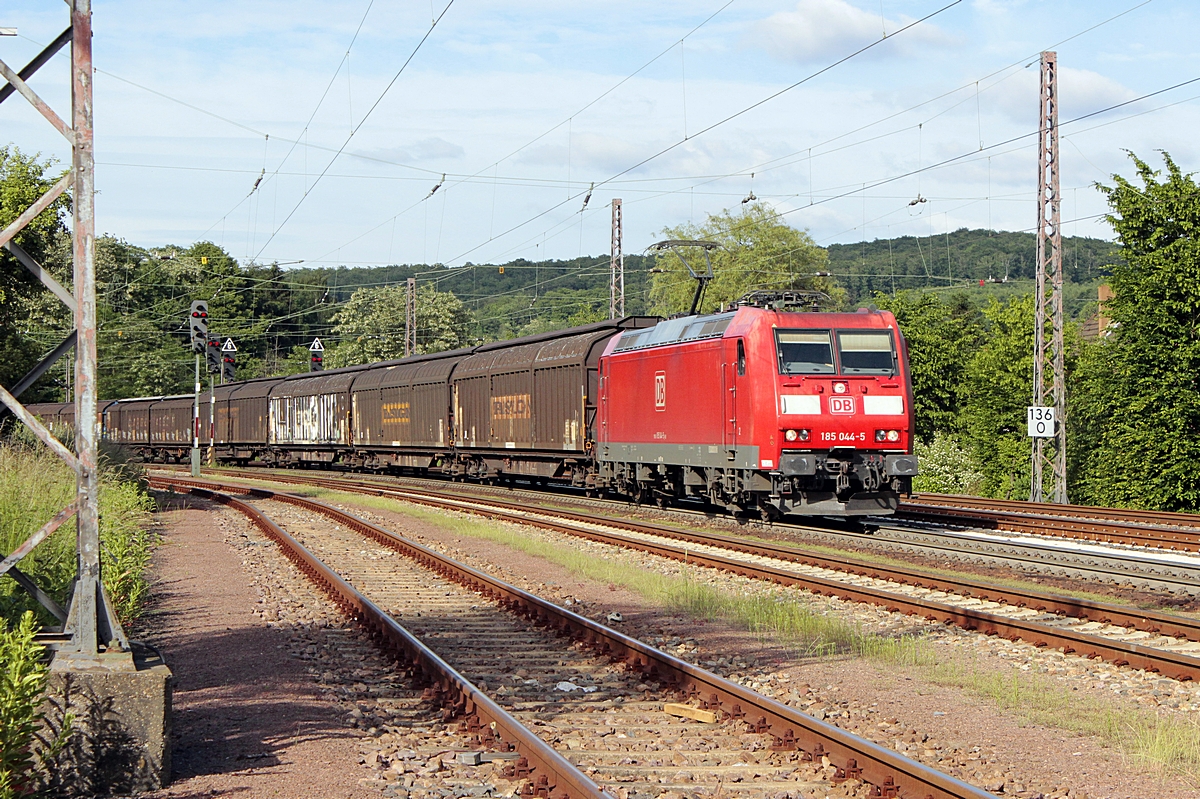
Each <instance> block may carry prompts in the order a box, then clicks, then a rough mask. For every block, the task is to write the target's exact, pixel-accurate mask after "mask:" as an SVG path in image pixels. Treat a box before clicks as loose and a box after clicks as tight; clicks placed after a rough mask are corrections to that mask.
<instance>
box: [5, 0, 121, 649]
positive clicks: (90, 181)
mask: <svg viewBox="0 0 1200 799" xmlns="http://www.w3.org/2000/svg"><path fill="white" fill-rule="evenodd" d="M67 5H68V6H69V7H70V14H71V25H70V27H69V28H67V29H66V30H64V31H63V32H62V33H61V34H59V36H58V37H57V38H56V39H55V40H54V41H53V42H51V43H50V44H49V45H47V47H46V48H45V49H44V50H42V52H41V53H39V54H38V55H37V56H36V57H34V59H33V60H32V61H30V62H29V63H28V64H27V65H26V66H25V67H24V68H23V69H21V71H20V72H14V71H13V70H12V69H11V68H9V66H8V65H7V64H5V63H4V62H3V61H0V77H2V78H3V79H4V80H5V81H6V82H7V84H6V85H4V86H2V87H0V102H3V101H4V100H6V99H8V98H9V97H11V96H12V95H13V94H20V95H21V96H22V97H23V98H24V99H25V100H27V101H28V102H29V104H30V105H32V106H33V107H34V108H35V109H36V110H37V111H38V113H40V114H41V115H42V116H43V117H44V118H45V119H46V121H48V122H49V123H50V124H51V125H52V126H53V127H54V128H55V129H56V130H57V131H58V132H59V133H60V134H61V135H62V136H63V138H65V139H66V140H67V142H68V143H69V144H70V146H71V169H70V170H69V171H68V172H67V174H65V175H63V177H62V178H61V179H59V181H58V182H57V183H55V184H54V186H52V187H51V188H50V189H49V190H48V191H47V192H46V193H45V194H43V195H42V196H41V197H40V198H39V199H38V200H36V201H35V202H34V203H33V205H31V206H30V207H29V208H28V209H26V210H25V211H24V213H22V214H21V215H20V216H18V217H17V218H16V220H14V221H13V223H12V224H10V225H9V226H8V227H7V228H5V229H4V230H3V231H0V246H2V247H4V248H5V249H6V250H8V252H9V253H11V254H12V255H13V256H14V257H16V259H17V260H18V261H19V262H20V263H21V264H22V265H23V266H24V267H25V268H26V269H28V270H29V271H30V272H32V273H33V274H34V275H35V276H36V277H37V278H38V279H39V280H40V281H41V282H42V283H43V285H45V286H46V287H47V288H48V289H50V291H51V292H52V293H53V294H54V295H55V296H57V297H58V298H59V299H60V300H61V301H62V302H63V304H65V305H66V306H67V307H68V308H70V309H71V312H72V313H73V315H74V321H75V330H73V331H72V332H71V334H70V335H69V336H68V337H67V340H66V341H64V342H63V343H62V344H60V345H59V346H58V347H57V348H55V349H54V351H52V352H51V353H50V354H49V355H47V356H46V357H45V358H43V359H42V361H41V363H39V364H38V365H37V366H36V367H34V369H33V370H32V371H31V372H30V373H29V374H28V375H26V376H25V378H23V379H22V380H21V381H20V382H19V383H17V384H16V385H15V386H14V387H13V391H12V392H11V393H10V392H9V391H8V390H7V389H5V388H3V387H0V402H3V403H4V405H6V406H7V407H8V409H9V410H10V411H12V413H13V414H14V415H15V416H17V417H18V418H19V419H20V420H21V421H22V422H24V423H25V424H26V425H27V426H28V427H29V428H30V429H31V430H32V431H33V432H34V434H35V435H37V437H38V438H39V439H41V441H42V442H43V443H44V444H45V445H46V446H47V447H49V448H50V450H51V451H53V452H54V453H55V454H56V455H58V456H59V457H60V458H62V460H63V461H65V462H66V463H67V464H68V465H69V466H70V467H71V468H72V469H73V470H74V471H75V474H76V484H75V500H74V501H73V502H72V503H71V504H70V505H68V506H67V507H66V508H64V509H63V511H62V512H61V513H59V514H57V515H56V516H55V517H54V518H53V519H51V521H50V522H48V523H47V524H46V525H45V526H43V527H42V528H41V529H40V530H38V531H37V532H35V533H33V535H31V536H30V537H29V539H28V540H27V541H25V543H23V544H22V545H21V546H20V547H18V548H17V549H16V550H15V551H14V552H13V553H12V554H11V556H10V557H8V558H7V559H5V561H4V567H3V568H2V569H0V574H9V575H10V576H12V577H14V578H16V579H17V580H18V582H20V584H21V585H22V586H23V587H25V589H26V590H28V591H30V592H31V593H32V594H33V595H34V596H35V597H37V598H38V601H39V602H41V603H42V604H43V605H44V606H45V607H46V608H47V610H49V611H50V612H51V613H52V614H54V615H55V616H57V617H58V618H59V619H61V620H62V621H63V622H64V632H65V633H67V635H68V636H69V639H70V640H69V641H68V642H65V643H64V644H62V645H61V646H59V648H58V651H57V653H56V654H55V659H54V667H55V668H56V669H61V668H74V667H79V668H83V669H92V668H110V669H111V668H116V669H131V668H132V667H133V662H132V658H131V656H130V654H129V653H130V649H129V642H128V640H127V639H126V637H125V633H124V631H123V630H122V629H121V626H120V624H119V623H118V622H117V620H116V616H115V614H114V613H113V611H112V606H111V603H110V602H109V601H108V597H107V595H106V594H105V591H104V586H103V583H101V581H100V529H99V526H100V521H99V496H98V489H99V485H98V475H97V468H98V462H97V460H98V459H97V450H98V446H99V439H100V422H99V418H98V415H97V410H98V401H97V389H96V263H95V247H96V224H95V171H94V167H95V164H94V156H93V151H94V150H93V143H94V135H93V128H92V119H93V114H92V8H91V0H68V3H67ZM68 42H69V43H70V44H71V116H70V124H68V123H67V122H66V121H65V120H63V119H62V118H61V117H60V116H58V114H57V113H55V111H54V109H52V108H51V107H50V106H49V104H47V103H46V102H45V101H44V100H43V99H42V98H41V97H39V96H38V95H37V93H36V92H35V91H34V90H33V88H32V87H31V86H30V85H29V84H28V83H27V82H26V81H28V80H29V79H30V78H31V77H32V76H33V75H34V73H36V72H37V71H38V69H39V68H40V67H41V66H42V65H44V64H46V63H47V62H48V61H50V59H51V58H53V57H54V55H55V53H57V52H58V51H59V50H60V49H62V47H63V46H65V45H66V44H67V43H68ZM68 187H69V188H70V189H71V200H72V202H71V205H72V236H71V238H72V251H71V257H72V262H73V266H74V270H73V280H74V282H73V286H72V288H73V290H74V294H72V293H71V292H68V291H67V290H66V289H65V288H63V286H62V285H60V284H59V283H58V281H57V280H55V279H54V277H53V276H52V275H51V274H50V273H49V272H47V271H46V270H45V269H43V268H42V266H41V265H40V264H39V263H38V262H37V261H36V260H35V259H34V258H32V257H31V256H30V255H29V254H28V253H27V252H25V250H24V249H22V248H21V247H20V245H18V244H17V243H16V241H15V237H16V236H17V234H19V233H20V232H21V231H22V230H23V229H24V228H25V227H27V226H28V225H29V224H30V223H31V222H33V220H34V219H35V218H37V216H38V215H39V214H41V213H42V212H43V211H45V210H46V209H47V208H50V207H51V206H52V205H53V203H54V202H55V201H56V200H57V199H58V198H59V197H60V196H62V194H63V193H64V192H65V191H66V190H67V188H68ZM72 343H73V344H74V347H75V375H74V378H75V452H73V453H72V452H71V451H70V450H68V449H67V448H66V447H64V446H63V445H62V444H61V443H59V442H58V440H57V439H55V438H54V436H53V435H51V433H50V431H49V430H47V429H46V427H45V426H44V425H43V424H42V423H41V422H40V421H39V420H38V419H37V418H36V417H34V416H33V415H32V414H31V413H29V411H28V410H26V409H25V407H24V406H23V405H21V403H20V402H19V401H18V400H17V396H18V395H20V393H21V392H22V391H24V390H25V389H26V388H28V387H29V386H30V385H32V383H33V382H34V381H35V380H37V378H38V377H40V376H41V375H42V374H44V373H45V371H46V370H47V369H49V368H50V366H51V365H53V364H54V362H55V361H57V360H58V358H60V357H62V355H64V354H65V353H66V352H67V351H68V350H69V349H70V344H72ZM72 515H74V516H76V521H77V536H76V567H77V580H76V583H75V587H74V590H73V592H72V595H71V602H70V606H69V609H68V610H67V611H65V612H64V611H63V609H62V608H59V607H58V605H57V604H56V603H54V602H53V600H50V599H49V598H48V597H45V595H44V594H43V593H42V592H41V591H40V589H38V588H37V586H36V585H34V584H33V582H32V581H31V580H30V579H29V578H28V577H27V576H25V575H23V574H21V572H20V571H19V570H18V569H16V568H15V565H16V563H17V562H18V561H20V559H21V558H22V557H24V556H25V555H27V554H28V553H29V552H31V551H32V550H33V549H34V548H35V547H36V546H37V545H38V544H39V543H41V542H42V541H43V540H45V539H46V538H47V537H48V536H49V535H50V534H51V533H52V532H54V530H55V529H57V528H58V527H59V526H60V525H61V524H62V523H63V522H65V521H66V520H68V519H70V518H71V516H72Z"/></svg>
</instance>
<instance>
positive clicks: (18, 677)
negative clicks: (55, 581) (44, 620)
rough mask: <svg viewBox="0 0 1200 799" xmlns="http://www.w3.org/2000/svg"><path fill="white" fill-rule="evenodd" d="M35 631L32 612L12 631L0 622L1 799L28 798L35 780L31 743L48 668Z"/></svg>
mask: <svg viewBox="0 0 1200 799" xmlns="http://www.w3.org/2000/svg"><path fill="white" fill-rule="evenodd" d="M36 632H37V625H36V624H35V623H34V620H33V614H32V613H28V612H27V613H24V614H22V616H21V620H20V622H19V623H18V624H16V626H14V627H13V628H12V629H9V627H8V624H7V623H6V622H4V621H3V620H0V799H10V798H11V797H18V796H28V795H29V794H31V793H33V791H34V788H35V781H36V779H37V775H36V774H35V768H36V766H37V760H36V756H35V754H34V752H35V749H34V740H35V736H36V735H37V734H38V728H39V724H40V722H41V720H42V714H41V704H42V695H43V692H44V691H45V689H46V676H47V668H46V665H45V664H44V663H43V662H42V647H41V645H39V644H38V643H37V642H35V641H34V638H33V636H34V634H35V633H36Z"/></svg>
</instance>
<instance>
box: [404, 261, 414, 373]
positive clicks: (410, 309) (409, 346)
mask: <svg viewBox="0 0 1200 799" xmlns="http://www.w3.org/2000/svg"><path fill="white" fill-rule="evenodd" d="M416 351H417V279H416V278H415V277H410V278H409V279H408V293H407V294H406V295H405V297H404V357H405V358H407V357H408V356H410V355H412V354H413V353H415V352H416Z"/></svg>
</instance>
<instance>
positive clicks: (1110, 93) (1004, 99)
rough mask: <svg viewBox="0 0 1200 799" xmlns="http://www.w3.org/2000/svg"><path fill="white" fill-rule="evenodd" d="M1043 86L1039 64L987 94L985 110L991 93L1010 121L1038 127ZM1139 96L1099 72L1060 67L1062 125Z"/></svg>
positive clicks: (998, 107)
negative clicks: (1040, 93)
mask: <svg viewBox="0 0 1200 799" xmlns="http://www.w3.org/2000/svg"><path fill="white" fill-rule="evenodd" d="M1040 84H1041V76H1040V73H1039V71H1038V68H1037V64H1036V63H1035V64H1034V65H1033V66H1031V67H1029V68H1028V69H1024V70H1021V72H1020V73H1018V74H1017V75H1014V76H1013V77H1012V78H1011V79H1009V80H1005V81H1004V82H1002V83H1000V84H999V85H997V86H996V87H995V88H994V89H992V90H991V91H989V92H987V93H985V94H984V95H983V97H984V100H983V102H984V103H985V108H986V105H987V103H988V94H991V95H992V97H991V103H992V104H993V107H995V108H997V109H999V110H1000V111H1002V112H1003V113H1004V114H1005V115H1006V116H1008V117H1009V118H1010V119H1012V120H1013V121H1016V122H1021V123H1024V124H1026V125H1036V124H1037V113H1038V93H1039V92H1040ZM1136 96H1137V93H1136V92H1135V91H1133V90H1132V89H1130V88H1128V87H1127V86H1123V85H1121V84H1120V83H1118V82H1117V81H1115V80H1113V79H1112V78H1108V77H1105V76H1104V75H1101V74H1100V73H1098V72H1093V71H1091V70H1089V69H1075V68H1074V67H1064V66H1061V65H1060V66H1059V68H1058V102H1059V110H1058V118H1059V121H1060V122H1066V121H1067V120H1069V119H1073V118H1075V117H1079V116H1082V115H1084V114H1090V113H1092V112H1094V111H1099V110H1100V109H1102V108H1107V107H1109V106H1111V105H1116V104H1117V103H1123V102H1125V101H1127V100H1132V99H1133V98H1134V97H1136ZM1136 107H1137V106H1136V105H1134V106H1125V108H1124V109H1122V113H1125V112H1127V111H1128V110H1130V109H1133V108H1136ZM1084 124H1086V123H1084Z"/></svg>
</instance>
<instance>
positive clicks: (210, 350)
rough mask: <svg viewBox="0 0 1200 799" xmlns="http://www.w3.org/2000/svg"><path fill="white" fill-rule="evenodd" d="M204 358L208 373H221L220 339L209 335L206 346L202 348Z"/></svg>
mask: <svg viewBox="0 0 1200 799" xmlns="http://www.w3.org/2000/svg"><path fill="white" fill-rule="evenodd" d="M204 358H205V361H206V362H207V364H208V373H209V374H210V375H219V374H220V373H221V339H219V338H211V337H210V338H209V339H208V346H206V347H205V348H204Z"/></svg>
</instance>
